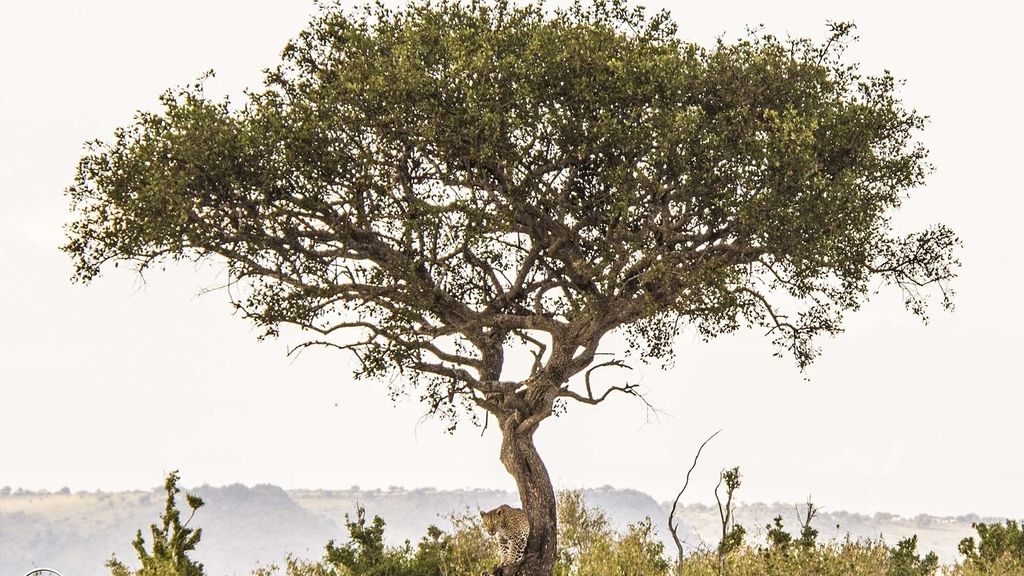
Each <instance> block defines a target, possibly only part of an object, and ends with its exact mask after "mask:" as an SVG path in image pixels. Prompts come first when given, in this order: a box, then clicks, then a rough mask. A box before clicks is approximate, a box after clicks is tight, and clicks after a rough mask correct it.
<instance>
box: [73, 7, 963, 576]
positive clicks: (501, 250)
mask: <svg viewBox="0 0 1024 576" xmlns="http://www.w3.org/2000/svg"><path fill="white" fill-rule="evenodd" d="M676 32H677V30H676V26H675V24H674V23H673V22H672V20H671V18H670V17H669V16H668V15H667V14H666V13H658V14H654V15H648V14H646V13H645V12H644V10H642V9H641V8H638V7H632V6H630V5H628V4H626V3H625V2H619V1H614V0H613V1H599V2H597V3H594V4H590V3H587V4H586V5H584V4H576V5H574V6H572V7H570V8H568V9H566V10H562V11H553V12H552V11H547V10H545V9H543V8H541V7H537V6H513V5H511V4H508V3H506V2H503V1H501V0H495V1H487V0H485V1H482V2H473V3H460V2H456V1H445V0H442V1H440V2H421V3H414V4H410V5H408V6H406V7H404V8H400V9H397V10H391V9H387V8H383V7H379V6H373V7H368V8H366V9H363V10H362V11H358V12H349V11H345V10H343V9H341V8H338V7H327V8H325V9H324V10H323V11H322V12H321V13H320V14H319V15H318V16H316V17H315V18H314V19H313V21H312V22H311V23H310V25H309V27H308V28H307V29H306V30H305V31H303V32H302V33H301V34H300V35H299V36H298V38H297V39H296V40H294V41H293V42H291V43H290V44H288V45H287V46H286V48H285V49H284V52H283V62H282V63H281V64H280V65H279V66H278V67H276V68H274V69H272V70H270V71H268V73H267V76H266V86H265V87H264V88H263V89H262V90H260V91H253V92H251V93H249V94H247V99H246V100H245V102H244V103H243V104H242V105H240V106H234V105H231V104H229V103H228V102H227V101H212V100H211V99H209V98H207V97H205V96H204V94H203V92H202V87H201V83H200V84H197V85H196V86H193V87H189V88H185V89H181V90H176V91H169V92H167V93H166V94H164V95H163V97H162V104H163V110H162V111H161V112H159V113H139V114H138V116H137V118H136V121H135V122H134V123H133V124H132V125H130V126H128V127H125V128H121V129H119V130H117V131H116V132H115V136H114V138H113V139H112V140H109V141H105V142H102V141H98V142H95V143H93V144H92V145H91V148H90V150H89V151H88V153H87V155H86V156H85V157H84V158H83V159H82V161H81V163H80V166H79V169H78V173H77V178H76V180H75V183H74V185H73V186H71V187H70V189H69V191H68V193H69V196H70V198H71V203H72V211H73V219H72V221H71V223H70V224H69V226H68V230H67V231H68V242H67V244H66V245H65V246H64V250H65V251H67V252H68V253H69V254H70V255H71V256H72V257H73V259H74V261H75V265H76V270H77V273H76V279H77V280H79V281H89V280H91V279H92V278H93V277H95V276H96V275H97V274H99V272H100V270H101V269H102V268H103V267H104V265H105V264H108V263H110V262H114V263H117V262H124V263H133V264H135V265H137V267H138V269H139V270H140V271H142V270H144V269H146V268H147V267H149V266H152V265H153V264H155V263H164V262H166V261H173V260H202V259H212V260H214V261H216V262H223V264H224V266H225V267H226V270H227V272H228V276H229V278H230V283H231V286H232V289H231V290H229V294H230V297H231V299H232V301H233V303H234V305H235V306H236V307H237V308H238V309H239V310H240V311H242V312H243V313H244V315H245V316H246V317H248V318H250V319H251V320H253V321H254V322H256V323H257V324H258V325H259V326H261V327H262V328H263V329H265V331H266V334H268V335H276V334H277V333H278V329H279V327H280V326H282V325H295V326H298V327H300V328H302V329H304V330H306V331H308V332H309V333H311V334H313V336H312V337H310V338H309V339H308V341H303V342H302V343H301V344H299V346H300V347H301V346H310V345H323V346H333V347H338V348H341V349H344V350H348V351H351V352H352V353H353V354H355V355H356V357H358V359H359V362H360V365H359V368H358V370H357V372H356V375H357V376H358V377H366V378H376V377H381V376H384V375H389V374H390V375H393V374H398V375H399V376H400V378H398V379H397V381H398V382H400V383H404V385H408V386H412V387H415V389H417V390H419V391H420V392H421V393H422V397H423V399H424V400H425V401H426V402H427V403H428V405H429V407H430V410H431V411H432V412H434V413H437V414H441V415H444V416H447V417H450V418H451V419H452V422H454V421H455V419H457V418H458V415H459V414H460V413H461V412H462V411H463V409H466V410H468V411H469V412H470V413H472V414H474V415H477V414H484V415H487V416H488V417H489V418H491V419H493V420H494V421H495V422H496V423H497V425H498V427H500V430H501V434H502V438H503V442H502V447H501V461H502V463H503V464H504V465H505V467H506V468H507V469H508V471H509V472H510V473H511V474H512V476H513V477H514V478H515V480H516V482H517V484H518V486H519V491H520V496H521V498H522V503H523V506H524V507H525V509H526V510H527V512H528V514H529V518H530V522H531V527H532V531H531V535H530V540H529V544H528V549H527V552H528V554H527V560H526V562H525V565H524V566H522V570H521V572H523V573H526V574H549V573H550V570H551V566H552V563H553V561H554V559H555V534H556V532H555V497H554V492H553V491H552V487H551V482H550V480H549V477H548V473H547V471H546V469H545V466H544V462H543V461H542V460H541V457H540V455H539V454H538V453H537V450H536V449H535V446H534V442H533V437H534V433H535V431H536V430H537V427H538V426H539V425H540V424H541V422H543V421H544V420H545V419H546V418H548V417H549V416H551V415H552V411H553V409H554V408H555V407H556V406H558V405H559V404H560V403H562V402H571V401H576V402H579V403H583V404H598V403H600V402H603V401H604V400H606V399H608V398H610V397H611V396H612V395H613V393H614V392H620V393H627V394H633V395H636V394H637V390H636V388H635V387H634V386H633V385H628V384H627V385H617V386H612V387H610V388H607V387H606V388H605V389H603V390H598V389H597V388H598V386H597V384H596V383H592V382H591V374H592V372H593V371H594V370H595V369H596V368H598V367H602V366H603V367H616V366H624V364H623V358H622V357H620V356H617V357H614V358H613V359H611V360H607V361H601V357H600V356H599V354H600V353H602V352H605V351H599V346H600V344H601V342H602V338H603V337H604V336H606V335H608V334H609V333H611V332H613V331H617V330H618V331H623V332H624V333H626V334H627V335H628V336H629V337H628V339H627V342H628V346H629V347H630V348H631V350H628V351H626V350H618V351H616V353H620V354H624V353H626V352H632V353H633V354H634V355H635V356H636V357H638V358H639V359H640V360H641V361H646V360H652V359H666V358H669V357H670V356H671V354H672V346H673V340H674V338H675V337H676V335H677V334H678V333H679V330H680V329H681V328H682V327H684V326H694V327H696V329H697V330H699V332H700V334H702V335H703V336H704V337H706V338H710V337H713V336H715V335H717V334H721V333H724V332H731V331H734V330H737V329H739V328H741V327H745V326H751V327H763V328H765V329H767V330H768V331H769V332H770V333H771V334H772V336H773V338H774V340H775V342H776V343H777V344H778V346H779V349H780V352H784V351H788V352H790V353H791V354H792V355H793V357H794V358H795V359H796V362H797V364H798V365H799V366H800V367H801V368H803V367H804V366H806V365H807V364H808V363H809V362H810V361H811V360H812V359H813V358H814V357H815V355H816V354H817V349H816V348H815V346H814V344H813V342H814V337H816V336H819V335H822V334H834V333H836V332H838V331H839V330H840V329H841V320H842V317H843V315H844V313H845V312H847V311H851V310H855V309H857V308H858V307H859V306H860V305H861V303H862V302H864V300H865V299H866V298H867V297H868V296H869V295H870V293H871V291H872V290H873V289H874V288H875V287H877V286H878V285H880V284H882V283H887V284H890V285H895V286H896V287H898V288H899V289H901V290H902V291H903V293H904V295H905V296H906V302H907V305H908V307H909V308H910V310H912V311H913V312H914V313H917V314H921V315H923V314H924V311H925V303H926V302H925V300H926V296H927V293H928V292H930V291H929V290H926V288H928V287H933V286H935V287H938V289H939V290H938V291H939V292H940V293H941V295H942V301H943V304H945V305H947V306H948V305H949V304H950V300H949V296H950V293H949V291H948V288H947V286H946V281H947V280H949V279H951V278H952V277H953V275H954V272H953V271H954V270H955V267H956V261H955V259H954V257H953V249H954V248H955V245H956V243H957V239H956V237H955V236H954V234H953V233H952V232H951V231H950V230H949V229H947V228H945V227H943V226H941V225H939V226H935V227H932V228H929V229H927V230H924V231H921V232H918V233H914V234H910V235H908V236H897V235H894V234H893V232H892V230H891V227H890V217H891V215H892V214H893V212H894V210H896V209H897V208H898V207H899V206H900V204H901V201H902V199H903V197H904V196H905V193H906V191H907V190H908V189H911V188H914V187H916V186H918V185H920V184H922V182H923V178H924V175H925V173H926V172H927V170H928V165H927V164H926V152H925V150H924V148H923V147H922V146H921V145H920V144H918V143H917V141H916V140H915V138H916V134H917V132H918V131H919V130H920V129H921V128H922V125H923V123H924V120H923V118H922V116H920V115H919V114H917V113H916V112H914V111H913V110H909V109H907V108H906V107H904V105H903V104H902V103H901V102H900V101H899V99H898V97H897V95H896V91H897V88H898V82H896V81H895V80H894V79H893V78H892V77H891V76H890V75H889V74H888V73H886V74H884V75H882V76H877V77H868V76H862V75H861V74H859V73H858V71H857V69H856V67H855V66H852V65H849V64H847V63H845V62H844V61H843V58H842V49H843V46H844V43H845V42H846V41H847V40H848V39H849V38H850V32H851V26H850V25H846V24H842V25H832V27H831V35H830V38H829V39H828V41H827V42H826V43H824V44H821V45H819V44H816V43H814V42H811V41H809V40H803V39H797V40H781V39H777V38H775V37H773V36H770V35H765V34H761V33H752V34H751V36H750V37H749V38H748V39H747V40H743V41H740V42H737V43H734V44H728V43H724V42H719V43H718V44H717V45H715V46H712V47H709V48H703V47H699V46H696V45H693V44H689V43H686V42H683V41H681V40H679V39H678V38H677V34H676ZM516 347H519V348H523V349H528V350H530V351H531V352H532V353H533V355H534V358H535V362H534V363H533V366H532V370H530V372H529V375H528V377H526V378H524V379H510V378H508V377H507V376H506V375H505V374H506V373H507V372H506V369H507V368H508V366H506V355H507V354H509V352H510V351H511V350H512V349H513V348H516ZM399 385H402V384H399Z"/></svg>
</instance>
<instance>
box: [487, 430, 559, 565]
mask: <svg viewBox="0 0 1024 576" xmlns="http://www.w3.org/2000/svg"><path fill="white" fill-rule="evenodd" d="M511 420H512V421H511V422H503V423H502V426H501V432H502V442H501V463H502V464H504V465H505V469H506V470H508V472H509V474H511V475H512V477H513V478H514V479H515V481H516V485H517V486H518V488H519V499H520V501H521V502H522V504H523V510H525V511H526V515H527V518H528V519H529V521H530V537H529V539H528V541H527V544H526V554H525V558H524V559H523V562H522V563H521V564H520V565H519V567H518V569H515V570H514V571H506V572H503V573H502V574H503V576H512V575H513V574H514V575H515V576H551V573H552V570H553V569H554V565H555V555H556V551H557V534H558V532H557V519H556V507H555V491H554V488H552V486H551V478H550V477H549V476H548V470H547V468H546V467H545V466H544V462H543V460H541V458H540V454H538V453H537V448H536V447H535V446H534V445H533V430H530V431H528V432H522V431H517V430H516V424H517V422H515V419H511ZM534 429H535V428H534Z"/></svg>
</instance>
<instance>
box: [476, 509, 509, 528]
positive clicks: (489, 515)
mask: <svg viewBox="0 0 1024 576" xmlns="http://www.w3.org/2000/svg"><path fill="white" fill-rule="evenodd" d="M507 509H508V505H507V504H502V505H501V506H498V507H497V508H495V509H494V510H490V511H487V512H484V511H483V510H481V511H480V518H481V519H482V520H483V524H484V532H487V533H488V534H490V535H491V536H494V533H495V532H497V531H498V528H500V527H501V525H502V517H503V516H504V515H505V510H507Z"/></svg>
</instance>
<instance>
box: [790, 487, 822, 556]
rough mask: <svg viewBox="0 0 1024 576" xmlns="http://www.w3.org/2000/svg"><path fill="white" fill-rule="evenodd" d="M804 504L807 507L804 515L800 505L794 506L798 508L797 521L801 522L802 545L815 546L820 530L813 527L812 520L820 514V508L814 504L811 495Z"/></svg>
mask: <svg viewBox="0 0 1024 576" xmlns="http://www.w3.org/2000/svg"><path fill="white" fill-rule="evenodd" d="M804 506H806V508H805V510H804V513H803V515H802V516H801V514H800V506H799V505H794V506H793V508H795V509H796V521H797V522H799V523H800V540H799V542H800V545H801V546H805V547H807V548H810V547H812V546H814V544H815V542H817V539H818V531H817V530H815V529H814V528H812V527H811V521H813V520H814V517H815V516H817V515H818V512H819V511H820V508H818V507H817V506H815V505H814V502H812V501H811V497H810V496H808V497H807V502H806V503H805V504H804Z"/></svg>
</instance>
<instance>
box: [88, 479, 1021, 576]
mask: <svg viewBox="0 0 1024 576" xmlns="http://www.w3.org/2000/svg"><path fill="white" fill-rule="evenodd" d="M176 482H177V476H176V475H172V476H171V477H169V478H168V480H167V483H166V490H167V500H166V506H165V509H164V513H163V514H162V515H161V518H160V523H159V524H158V525H153V526H152V527H151V533H152V538H151V540H152V542H151V548H152V550H146V547H145V545H144V544H145V543H144V540H143V538H142V534H141V532H140V533H139V534H137V536H136V539H135V542H134V543H133V544H134V547H135V549H136V552H137V554H138V556H139V560H140V562H141V567H140V568H139V569H137V570H133V569H130V568H128V567H127V566H126V565H125V564H123V563H121V562H120V561H118V560H116V559H111V561H110V562H109V563H108V567H110V568H111V572H112V576H206V575H205V573H204V571H203V567H202V565H200V564H197V563H196V562H194V561H193V560H192V559H191V558H190V557H189V553H190V552H191V551H192V550H193V549H194V548H195V546H196V544H198V542H199V538H200V532H199V531H198V530H192V529H189V528H187V524H188V522H187V521H186V522H185V523H184V524H182V523H181V521H180V518H181V513H180V512H179V511H178V508H177V505H176V501H175V497H176V495H177V494H178V489H177V487H176ZM186 502H187V504H188V507H189V508H190V509H191V510H190V513H189V515H188V517H189V518H191V516H192V514H194V513H195V511H196V510H197V509H198V507H199V506H201V505H202V502H201V501H199V500H198V499H196V498H195V497H192V496H188V497H187V498H186ZM558 517H559V518H558V519H559V524H558V541H559V545H560V549H559V554H558V561H557V563H556V565H555V570H554V574H555V576H725V575H728V576H1024V529H1022V527H1021V526H1020V525H1019V524H1018V523H1017V522H1013V521H1007V522H1006V523H1005V524H975V530H976V532H977V536H976V537H971V538H965V539H964V540H963V541H962V542H961V543H960V552H961V554H962V558H961V560H960V561H959V562H957V563H955V564H952V565H948V566H940V565H939V562H938V558H937V557H936V556H935V555H934V554H932V553H930V552H928V553H925V552H922V551H919V550H918V549H917V537H916V536H911V537H908V538H905V539H903V540H900V541H899V542H897V543H896V545H895V546H890V545H888V544H887V543H886V542H884V541H882V540H863V539H861V540H853V539H851V538H845V539H842V540H831V541H828V542H819V541H818V537H817V530H814V529H813V528H811V527H810V526H809V524H807V525H804V526H802V527H801V530H800V531H799V534H798V535H797V536H796V537H794V536H792V535H791V534H790V533H789V532H787V531H786V529H785V527H784V526H783V524H782V519H781V517H778V518H775V520H774V522H773V523H772V524H769V525H768V526H767V527H766V528H767V538H766V541H765V542H764V543H753V542H750V541H747V540H745V531H744V530H742V527H740V528H741V529H740V530H731V531H730V532H729V533H730V535H731V536H730V541H729V542H728V545H727V546H724V547H723V546H721V545H716V546H713V547H712V546H708V545H706V544H703V543H701V544H698V545H697V546H696V548H695V549H694V550H693V551H691V552H689V553H688V554H686V555H684V556H683V558H681V559H676V558H671V557H670V556H669V554H667V553H666V550H665V549H664V545H663V544H662V543H661V541H660V540H659V539H658V538H657V537H656V535H655V528H654V526H653V525H652V523H651V521H650V519H645V520H643V521H640V522H637V523H634V524H631V525H629V526H628V527H627V528H626V529H625V530H624V531H621V532H617V531H615V530H613V529H612V528H611V527H610V523H609V521H608V518H607V516H606V515H605V514H604V512H602V511H601V510H600V509H597V508H592V507H588V506H587V505H586V503H585V502H584V500H583V497H582V494H581V493H580V492H577V491H567V492H562V493H561V494H560V495H559V501H558ZM450 520H451V528H450V529H449V530H447V531H445V530H442V529H440V528H437V527H436V526H431V527H430V528H429V529H428V530H427V534H426V535H424V536H423V537H422V538H421V539H420V541H419V542H418V543H416V544H415V545H414V544H412V543H411V542H409V541H406V542H405V544H404V545H402V546H388V545H386V544H385V539H384V533H385V528H386V524H385V522H384V520H383V519H381V518H380V517H378V516H374V517H373V519H372V520H370V519H368V518H367V516H366V511H365V510H364V509H363V508H362V507H359V508H357V510H356V514H355V517H354V518H350V517H346V522H345V525H346V529H347V531H348V535H347V538H345V539H344V541H340V542H335V541H331V542H328V543H327V545H326V546H325V549H324V555H323V557H322V558H321V559H320V560H315V561H309V560H302V559H298V558H294V557H291V558H288V559H287V560H286V561H285V563H284V565H283V566H267V567H262V568H258V569H256V570H254V571H253V572H252V576H477V575H479V574H482V573H489V572H490V569H491V568H492V567H493V566H494V565H495V564H496V563H497V556H496V554H495V549H494V547H493V545H492V543H491V542H490V541H489V540H488V538H487V537H486V536H485V534H484V532H483V530H482V527H481V525H480V521H479V517H478V516H476V515H472V514H463V515H455V516H452V517H451V518H450ZM736 526H738V525H736ZM737 534H738V535H737Z"/></svg>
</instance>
